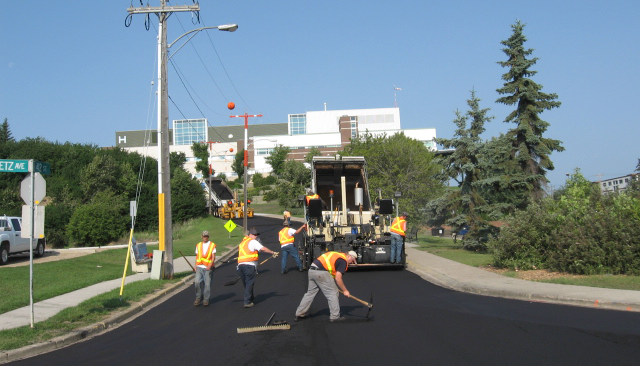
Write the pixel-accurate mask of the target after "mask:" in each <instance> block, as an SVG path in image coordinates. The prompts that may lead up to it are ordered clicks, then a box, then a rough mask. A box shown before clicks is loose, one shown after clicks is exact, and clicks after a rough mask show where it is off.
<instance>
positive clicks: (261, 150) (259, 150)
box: [256, 148, 273, 155]
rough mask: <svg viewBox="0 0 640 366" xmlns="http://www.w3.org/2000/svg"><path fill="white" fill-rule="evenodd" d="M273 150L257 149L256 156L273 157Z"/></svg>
mask: <svg viewBox="0 0 640 366" xmlns="http://www.w3.org/2000/svg"><path fill="white" fill-rule="evenodd" d="M272 152H273V148H267V149H256V155H271V153H272Z"/></svg>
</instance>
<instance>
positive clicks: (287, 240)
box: [278, 227, 296, 246]
mask: <svg viewBox="0 0 640 366" xmlns="http://www.w3.org/2000/svg"><path fill="white" fill-rule="evenodd" d="M278 235H279V236H280V245H281V246H285V245H287V244H292V243H293V242H294V241H295V240H296V238H294V237H293V236H291V235H289V228H288V227H285V228H283V229H282V230H280V232H279V233H278Z"/></svg>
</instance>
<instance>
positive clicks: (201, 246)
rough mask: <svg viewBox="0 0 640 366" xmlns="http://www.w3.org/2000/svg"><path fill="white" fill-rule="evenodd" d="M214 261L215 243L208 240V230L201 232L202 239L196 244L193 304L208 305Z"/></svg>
mask: <svg viewBox="0 0 640 366" xmlns="http://www.w3.org/2000/svg"><path fill="white" fill-rule="evenodd" d="M215 262H216V244H215V243H214V242H212V241H209V232H208V231H207V230H205V231H203V232H202V241H201V242H199V243H198V244H196V268H195V272H196V278H195V280H194V284H195V287H196V301H195V302H194V303H193V305H195V306H200V304H201V303H202V305H204V306H209V298H210V297H211V282H213V270H214V264H215Z"/></svg>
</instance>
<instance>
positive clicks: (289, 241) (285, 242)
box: [278, 220, 307, 274]
mask: <svg viewBox="0 0 640 366" xmlns="http://www.w3.org/2000/svg"><path fill="white" fill-rule="evenodd" d="M282 226H283V228H282V230H280V232H279V233H278V239H279V240H280V253H282V264H281V269H280V273H282V274H285V273H287V272H288V270H287V256H289V255H291V257H293V259H294V260H295V261H296V265H298V271H300V272H302V262H301V261H300V256H298V250H297V249H296V246H295V245H294V242H295V237H294V235H296V234H299V233H300V232H301V231H302V230H304V229H306V228H307V224H304V225H302V226H300V228H298V230H295V229H292V228H290V227H289V222H288V221H286V220H285V222H284V223H283V224H282Z"/></svg>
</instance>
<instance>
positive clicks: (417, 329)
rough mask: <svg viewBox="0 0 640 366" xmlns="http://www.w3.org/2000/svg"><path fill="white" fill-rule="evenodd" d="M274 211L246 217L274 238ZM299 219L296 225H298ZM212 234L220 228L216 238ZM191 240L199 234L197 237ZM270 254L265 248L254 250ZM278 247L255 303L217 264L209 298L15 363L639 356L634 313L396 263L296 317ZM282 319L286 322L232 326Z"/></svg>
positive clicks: (558, 361) (638, 316)
mask: <svg viewBox="0 0 640 366" xmlns="http://www.w3.org/2000/svg"><path fill="white" fill-rule="evenodd" d="M280 223H281V220H279V219H270V218H264V217H255V218H252V219H249V225H250V226H255V227H256V228H257V229H258V230H259V231H260V232H261V235H260V237H261V240H262V241H263V244H265V245H267V246H268V247H269V248H271V249H277V248H278V243H277V233H278V231H279V229H280V228H281V226H279V224H280ZM294 227H295V225H294ZM212 240H214V241H215V238H212ZM194 245H195V243H194ZM266 258H268V256H267V255H264V254H263V255H261V260H263V259H266ZM279 268H280V258H279V257H278V258H276V259H271V260H269V261H267V262H266V263H265V264H264V265H262V266H261V267H260V269H259V273H260V274H259V275H258V278H257V281H256V286H255V295H256V300H255V304H256V305H255V307H253V308H251V309H245V308H243V306H242V304H243V302H242V284H241V282H238V283H237V284H236V285H234V286H227V287H225V286H223V284H224V283H226V282H228V281H230V280H233V279H235V278H236V277H237V273H236V271H235V264H234V263H231V264H225V265H221V266H219V267H218V268H217V269H216V273H215V275H214V284H213V288H212V299H211V304H210V305H209V306H208V307H202V306H200V307H194V306H193V300H194V290H193V288H192V287H188V288H187V289H185V290H183V291H181V292H180V293H178V294H177V295H175V296H173V297H171V298H169V299H168V300H166V301H165V302H163V303H161V304H160V305H158V306H156V307H154V308H153V309H151V310H149V311H148V312H146V313H145V314H143V315H141V316H139V317H137V318H136V319H134V320H132V321H130V322H128V323H126V324H123V325H121V326H120V327H118V328H116V329H114V330H112V331H109V332H107V333H104V334H102V335H99V336H97V337H94V338H91V339H88V340H86V341H84V342H80V343H77V344H74V345H71V346H69V347H67V348H63V349H61V350H58V351H55V352H51V353H47V354H42V355H39V356H36V357H33V358H30V359H26V360H21V361H16V362H14V363H12V364H15V365H92V366H98V365H118V364H119V365H145V366H151V365H198V364H203V365H204V364H207V365H296V366H302V365H345V366H346V365H349V366H352V365H510V366H513V365H636V364H638V362H639V361H638V360H639V359H640V327H638V324H640V313H636V312H622V311H613V310H601V309H599V310H595V309H588V308H578V307H571V306H562V305H552V304H542V303H532V302H524V301H516V300H506V299H501V298H493V297H485V296H478V295H470V294H465V293H459V292H455V291H451V290H447V289H443V288H440V287H437V286H435V285H432V284H430V283H429V282H426V281H424V280H423V279H421V278H420V277H419V276H417V275H415V274H413V273H411V272H409V271H406V270H405V271H402V270H367V271H364V270H359V271H348V272H347V274H346V275H345V277H344V279H345V283H346V285H347V288H348V289H349V290H350V291H351V293H352V294H353V295H355V296H357V297H359V298H361V299H363V300H367V301H369V299H370V298H371V297H372V296H373V304H374V308H373V310H372V311H371V316H373V317H374V318H373V320H371V321H366V319H365V316H366V315H367V308H366V307H365V306H364V305H361V304H360V303H358V302H356V301H353V300H350V299H347V298H345V297H341V299H340V301H341V305H342V313H343V315H345V316H346V317H347V318H349V321H348V322H346V323H342V324H333V323H330V322H329V313H328V309H327V303H326V299H325V298H324V297H323V296H322V294H318V296H317V297H316V300H315V302H314V304H313V306H312V309H311V317H310V318H309V319H305V320H302V321H300V322H294V311H295V309H296V307H297V305H298V303H299V301H300V299H301V298H302V295H303V294H304V292H305V291H306V286H307V281H306V273H300V272H297V271H296V270H295V264H294V262H293V260H292V259H289V268H290V271H289V273H288V274H286V275H281V274H280V271H279ZM274 312H275V316H274V318H273V320H286V321H287V322H288V323H289V324H291V329H290V330H269V331H263V332H253V333H243V334H238V333H237V328H240V327H242V328H244V327H259V326H263V325H265V323H266V322H267V321H268V320H269V318H270V317H271V315H272V314H273V313H274Z"/></svg>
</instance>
